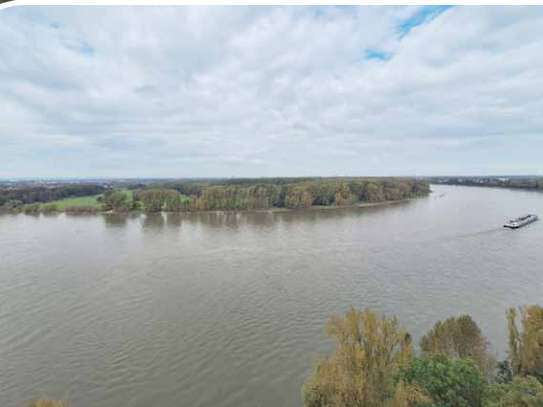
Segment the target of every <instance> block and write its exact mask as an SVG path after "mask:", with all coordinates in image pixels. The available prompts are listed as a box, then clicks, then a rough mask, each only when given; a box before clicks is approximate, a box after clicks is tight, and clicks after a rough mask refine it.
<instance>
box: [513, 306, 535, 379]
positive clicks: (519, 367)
mask: <svg viewBox="0 0 543 407" xmlns="http://www.w3.org/2000/svg"><path fill="white" fill-rule="evenodd" d="M517 316H518V313H517V310H516V309H514V308H510V309H509V310H508V311H507V322H508V330H509V362H510V366H511V370H512V372H513V374H514V375H523V376H526V375H532V376H535V377H537V378H538V379H540V380H541V379H543V308H542V307H540V306H538V305H531V306H526V307H523V308H521V309H520V317H521V320H520V328H521V329H519V327H518V326H517Z"/></svg>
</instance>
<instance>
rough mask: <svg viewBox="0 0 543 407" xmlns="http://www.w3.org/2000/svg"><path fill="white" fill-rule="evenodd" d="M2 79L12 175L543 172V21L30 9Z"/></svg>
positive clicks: (4, 18) (330, 10)
mask: <svg viewBox="0 0 543 407" xmlns="http://www.w3.org/2000/svg"><path fill="white" fill-rule="evenodd" d="M0 75H1V80H0V177H35V176H39V177H138V176H149V177H162V176H166V177H209V176H220V177H223V176H225V177H231V176H232V177H236V176H286V175H323V176H324V175H430V174H504V173H513V174H543V7H531V8H521V7H518V8H517V7H496V8H490V7H450V8H449V7H400V8H396V7H319V8H312V7H278V8H264V7H211V8H202V7H196V8H188V7H169V8H165V7H131V8H130V7H13V8H8V9H5V10H1V11H0Z"/></svg>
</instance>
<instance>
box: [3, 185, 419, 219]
mask: <svg viewBox="0 0 543 407" xmlns="http://www.w3.org/2000/svg"><path fill="white" fill-rule="evenodd" d="M429 192H430V187H429V184H428V183H427V182H425V181H421V180H415V179H409V178H262V179H260V178H258V179H228V180H187V181H157V182H151V183H146V184H141V183H140V184H137V183H135V184H132V185H127V186H124V187H123V188H115V187H108V188H106V187H104V186H101V185H81V186H77V187H76V186H69V185H67V186H64V187H62V188H57V189H55V188H52V189H51V190H47V189H46V190H45V191H44V190H43V188H38V187H33V188H29V189H27V190H24V189H21V190H7V191H0V196H1V197H2V201H0V202H2V203H3V207H4V209H5V210H10V211H24V212H27V213H37V212H42V211H44V212H54V211H57V210H64V211H66V212H96V211H115V212H126V211H133V210H142V211H145V212H160V211H167V212H179V211H214V210H255V209H274V208H284V209H304V208H310V207H321V206H322V207H330V206H350V205H357V204H361V203H378V202H385V201H398V200H404V199H410V198H415V197H420V196H424V195H426V194H428V193H429ZM85 193H86V195H97V196H96V200H95V201H93V202H91V204H90V205H89V202H88V201H85V202H84V204H81V205H79V206H77V205H75V206H62V205H61V204H62V201H58V200H59V199H62V198H65V197H68V196H71V197H74V196H83V194H85ZM43 203H48V204H46V205H44V204H43Z"/></svg>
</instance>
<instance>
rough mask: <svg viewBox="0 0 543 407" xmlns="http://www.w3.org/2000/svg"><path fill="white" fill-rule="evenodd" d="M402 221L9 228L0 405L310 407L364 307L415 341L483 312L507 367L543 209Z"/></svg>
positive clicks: (0, 266) (79, 220)
mask: <svg viewBox="0 0 543 407" xmlns="http://www.w3.org/2000/svg"><path fill="white" fill-rule="evenodd" d="M432 189H433V193H432V194H431V195H430V196H428V197H427V198H420V199H416V200H412V201H409V202H404V203H400V204H395V205H389V206H382V207H371V208H349V209H339V210H320V211H317V210H311V211H293V212H275V213H273V212H241V213H193V214H164V215H153V216H144V215H132V216H111V215H93V216H74V215H72V216H66V215H53V216H44V215H41V216H31V215H23V214H20V215H2V216H0V405H1V406H2V407H11V406H14V407H16V406H23V405H25V404H24V403H25V402H27V401H28V400H29V399H32V398H35V397H42V396H49V397H54V398H61V399H68V400H70V401H71V406H73V407H121V406H128V407H131V406H135V407H149V406H153V407H173V406H191V407H196V406H212V407H227V406H231V407H254V406H262V407H278V406H289V407H290V406H293V407H294V406H301V404H302V403H301V395H300V394H301V393H300V388H301V385H302V383H303V381H304V380H305V378H306V377H307V376H308V375H309V373H310V372H311V370H312V366H313V363H314V361H315V360H316V359H317V358H318V357H319V356H320V355H322V354H324V353H326V352H327V351H328V350H329V349H330V347H331V345H330V342H329V341H328V340H327V338H326V336H325V334H324V329H323V328H324V324H325V322H326V320H327V319H328V317H329V316H330V315H331V314H333V313H342V312H344V311H346V310H347V309H348V308H349V307H350V306H354V307H357V308H364V307H371V308H373V309H375V310H378V311H380V312H385V313H386V314H389V315H391V314H395V315H397V316H398V317H399V319H400V321H401V322H402V324H403V325H404V326H405V327H406V328H407V329H408V330H409V331H410V332H411V333H412V334H413V336H414V337H415V339H416V340H417V341H418V339H419V338H420V336H421V335H422V334H423V333H424V331H426V330H427V329H429V328H430V327H431V326H432V325H433V323H434V322H435V321H436V320H438V319H442V318H446V317H448V316H451V315H457V314H459V313H470V314H471V315H472V316H473V317H474V319H475V320H476V321H477V322H478V323H479V325H480V326H481V328H482V329H483V331H484V333H485V335H486V336H487V337H488V338H489V340H490V341H491V343H492V348H493V350H494V351H495V352H496V354H497V355H498V356H500V357H502V356H503V354H504V350H505V347H506V323H505V309H506V308H507V307H509V306H517V305H520V304H529V303H537V302H539V303H541V302H543V301H542V300H543V298H542V293H543V221H539V222H536V223H534V224H531V225H529V226H527V227H525V228H522V229H519V230H508V229H504V228H503V227H502V226H501V225H502V224H503V222H504V221H505V220H506V219H508V218H510V217H514V216H517V215H521V214H524V213H529V212H532V213H538V214H539V215H543V194H542V193H537V192H528V191H513V190H506V189H491V188H475V187H454V186H432Z"/></svg>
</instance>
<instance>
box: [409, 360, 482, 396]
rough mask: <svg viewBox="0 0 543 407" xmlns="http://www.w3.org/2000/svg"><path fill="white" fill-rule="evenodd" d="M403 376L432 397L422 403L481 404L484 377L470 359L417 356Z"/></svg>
mask: <svg viewBox="0 0 543 407" xmlns="http://www.w3.org/2000/svg"><path fill="white" fill-rule="evenodd" d="M400 377H401V379H402V380H403V381H404V382H405V383H407V384H412V385H417V386H419V387H420V388H421V389H423V391H425V392H426V394H428V395H429V396H430V397H431V399H432V401H431V402H429V403H422V404H421V405H423V406H434V407H480V406H482V402H483V393H484V389H485V381H484V379H483V376H482V374H481V372H480V370H479V368H478V367H477V366H476V365H475V363H474V362H473V361H472V360H471V359H459V358H451V357H448V356H446V355H444V354H435V355H429V356H425V357H422V358H417V359H414V360H413V361H412V362H411V363H410V365H409V366H408V367H407V368H406V369H404V370H402V372H401V374H400Z"/></svg>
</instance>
